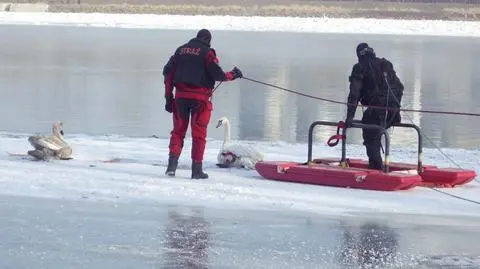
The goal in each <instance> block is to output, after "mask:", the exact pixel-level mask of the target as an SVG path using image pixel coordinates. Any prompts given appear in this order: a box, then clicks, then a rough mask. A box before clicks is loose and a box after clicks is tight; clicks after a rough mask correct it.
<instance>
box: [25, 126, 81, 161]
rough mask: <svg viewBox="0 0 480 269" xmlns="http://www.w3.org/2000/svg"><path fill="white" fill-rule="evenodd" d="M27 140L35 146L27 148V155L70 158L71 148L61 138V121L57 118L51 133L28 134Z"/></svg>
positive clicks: (44, 157) (39, 157)
mask: <svg viewBox="0 0 480 269" xmlns="http://www.w3.org/2000/svg"><path fill="white" fill-rule="evenodd" d="M28 142H30V144H31V145H32V146H33V147H34V148H35V150H29V151H28V155H30V156H32V157H34V158H36V159H39V160H47V159H51V158H53V159H57V160H69V159H72V158H71V155H72V148H71V147H70V145H68V144H67V142H65V140H63V123H62V122H60V121H58V120H57V121H55V122H54V123H53V126H52V135H49V136H30V137H29V138H28Z"/></svg>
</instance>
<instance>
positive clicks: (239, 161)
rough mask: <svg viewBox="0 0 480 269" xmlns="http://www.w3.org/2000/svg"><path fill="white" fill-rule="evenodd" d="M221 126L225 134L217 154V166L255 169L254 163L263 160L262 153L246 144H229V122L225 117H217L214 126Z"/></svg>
mask: <svg viewBox="0 0 480 269" xmlns="http://www.w3.org/2000/svg"><path fill="white" fill-rule="evenodd" d="M221 126H223V127H224V130H225V135H224V139H223V145H222V148H221V149H220V152H219V153H218V156H217V160H218V164H217V166H218V167H221V168H229V167H236V168H247V169H255V164H256V163H257V162H258V161H262V160H263V153H261V152H260V151H259V150H258V149H256V148H255V147H254V146H251V145H248V144H240V143H236V144H230V132H231V131H230V122H229V121H228V119H227V118H226V117H221V118H220V119H218V122H217V126H216V127H215V128H219V127H221Z"/></svg>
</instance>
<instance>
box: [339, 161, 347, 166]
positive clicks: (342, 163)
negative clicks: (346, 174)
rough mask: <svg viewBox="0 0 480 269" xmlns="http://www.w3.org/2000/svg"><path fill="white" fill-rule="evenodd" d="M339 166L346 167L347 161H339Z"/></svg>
mask: <svg viewBox="0 0 480 269" xmlns="http://www.w3.org/2000/svg"><path fill="white" fill-rule="evenodd" d="M340 167H342V168H348V162H347V161H343V162H340Z"/></svg>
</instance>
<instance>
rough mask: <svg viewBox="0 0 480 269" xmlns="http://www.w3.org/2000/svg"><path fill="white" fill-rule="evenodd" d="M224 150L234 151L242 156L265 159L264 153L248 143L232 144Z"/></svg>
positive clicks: (238, 155)
mask: <svg viewBox="0 0 480 269" xmlns="http://www.w3.org/2000/svg"><path fill="white" fill-rule="evenodd" d="M223 152H232V153H233V154H235V155H236V156H237V157H240V158H250V159H253V160H256V161H258V160H263V154H262V153H261V152H260V151H259V150H258V149H256V148H255V147H253V146H250V145H247V144H231V145H228V146H227V147H225V148H224V149H223Z"/></svg>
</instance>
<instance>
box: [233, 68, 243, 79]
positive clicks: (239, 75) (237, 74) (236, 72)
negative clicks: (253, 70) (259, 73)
mask: <svg viewBox="0 0 480 269" xmlns="http://www.w3.org/2000/svg"><path fill="white" fill-rule="evenodd" d="M232 74H233V79H237V78H243V74H242V71H240V69H238V68H237V67H234V68H233V69H232Z"/></svg>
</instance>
